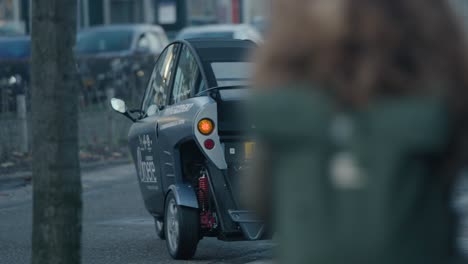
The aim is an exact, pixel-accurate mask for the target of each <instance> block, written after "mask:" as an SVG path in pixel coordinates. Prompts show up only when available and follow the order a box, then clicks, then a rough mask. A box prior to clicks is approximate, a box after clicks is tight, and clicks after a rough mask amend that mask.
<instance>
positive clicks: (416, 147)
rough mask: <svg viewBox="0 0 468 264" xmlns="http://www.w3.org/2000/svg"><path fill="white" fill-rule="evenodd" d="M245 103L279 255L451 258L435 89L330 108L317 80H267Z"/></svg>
mask: <svg viewBox="0 0 468 264" xmlns="http://www.w3.org/2000/svg"><path fill="white" fill-rule="evenodd" d="M251 111H252V112H251V114H252V116H254V119H255V120H254V122H255V125H256V134H257V136H258V137H259V141H261V142H262V143H263V146H264V147H265V148H266V149H267V150H268V151H265V152H264V153H266V155H267V157H266V159H267V160H268V161H269V162H268V163H267V164H265V165H264V166H265V168H264V170H263V171H264V173H263V174H262V175H258V174H257V175H256V176H255V177H262V178H260V179H256V181H257V183H258V182H261V183H263V184H257V185H255V187H254V188H257V190H258V191H259V193H262V192H263V193H268V191H265V190H264V188H267V187H268V184H271V185H272V199H271V200H270V201H272V207H273V219H272V220H273V222H275V227H276V231H277V232H278V241H279V244H280V245H279V248H278V252H277V253H278V257H279V260H280V262H281V263H307V264H314V263H317V264H327V263H330V264H331V263H340V264H343V263H356V264H357V263H359V264H364V263H372V264H374V263H379V264H382V263H389V264H397V263H398V264H403V263H408V264H410V263H411V264H415V263H421V264H430V263H438V264H448V263H455V262H456V260H455V252H454V251H455V250H454V248H455V245H454V243H455V232H454V231H455V230H454V228H453V227H454V219H453V217H452V213H451V211H450V204H449V191H450V188H449V187H448V184H447V182H448V180H447V179H445V177H444V176H442V175H441V174H440V173H438V172H439V171H440V170H438V169H439V168H438V166H439V165H440V164H441V161H442V159H443V157H444V153H445V151H446V150H447V148H448V143H449V134H450V131H449V130H450V129H449V124H448V113H447V110H446V106H445V105H444V102H443V101H442V100H441V99H438V98H434V97H429V96H427V97H422V96H420V97H404V98H402V97H400V98H387V99H381V100H374V102H373V103H372V104H371V105H369V106H368V107H366V108H365V109H363V110H345V109H341V110H339V108H338V103H337V102H335V101H334V100H333V99H332V97H331V96H329V95H327V94H326V93H325V92H323V91H320V90H319V89H315V90H312V89H310V88H305V89H301V88H297V89H290V88H289V89H283V90H282V89H273V90H271V91H262V92H259V93H258V94H257V95H256V96H255V99H254V104H252V108H251ZM254 181H255V180H254ZM262 189H263V190H262ZM261 200H262V199H261V197H260V198H258V199H257V201H261ZM257 206H258V207H263V208H265V206H267V205H266V204H263V205H257Z"/></svg>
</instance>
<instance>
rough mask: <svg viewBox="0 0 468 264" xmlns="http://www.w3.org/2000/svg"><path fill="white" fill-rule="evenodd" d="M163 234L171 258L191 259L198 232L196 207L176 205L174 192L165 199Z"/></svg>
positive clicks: (198, 224)
mask: <svg viewBox="0 0 468 264" xmlns="http://www.w3.org/2000/svg"><path fill="white" fill-rule="evenodd" d="M165 208H166V209H165V214H164V234H165V236H166V246H167V250H168V251H169V254H170V255H171V257H172V258H173V259H191V258H192V257H193V256H194V255H195V251H197V245H198V241H199V234H200V218H199V214H198V209H195V208H189V207H184V206H179V205H177V202H176V199H175V197H174V194H173V193H172V192H170V193H169V194H168V196H167V199H166V207H165Z"/></svg>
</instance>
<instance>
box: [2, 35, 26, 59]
mask: <svg viewBox="0 0 468 264" xmlns="http://www.w3.org/2000/svg"><path fill="white" fill-rule="evenodd" d="M30 54H31V46H30V42H29V40H26V39H24V40H0V59H23V58H29V56H30Z"/></svg>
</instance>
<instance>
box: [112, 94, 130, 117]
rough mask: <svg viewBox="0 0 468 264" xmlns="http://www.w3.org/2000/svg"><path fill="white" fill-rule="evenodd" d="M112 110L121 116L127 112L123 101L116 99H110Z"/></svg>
mask: <svg viewBox="0 0 468 264" xmlns="http://www.w3.org/2000/svg"><path fill="white" fill-rule="evenodd" d="M110 103H111V106H112V109H114V111H116V112H119V113H121V114H125V113H126V112H127V106H126V105H125V102H124V100H122V99H118V98H112V99H111V100H110Z"/></svg>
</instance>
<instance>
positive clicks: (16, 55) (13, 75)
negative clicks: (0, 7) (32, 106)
mask: <svg viewBox="0 0 468 264" xmlns="http://www.w3.org/2000/svg"><path fill="white" fill-rule="evenodd" d="M30 56H31V40H30V38H29V36H14V37H0V112H14V111H15V109H16V95H18V94H24V93H26V92H27V89H26V87H27V84H28V83H29V59H30Z"/></svg>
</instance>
